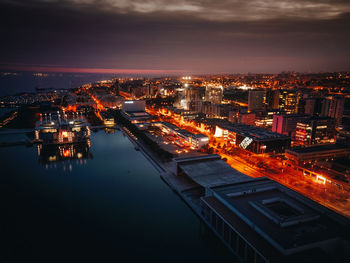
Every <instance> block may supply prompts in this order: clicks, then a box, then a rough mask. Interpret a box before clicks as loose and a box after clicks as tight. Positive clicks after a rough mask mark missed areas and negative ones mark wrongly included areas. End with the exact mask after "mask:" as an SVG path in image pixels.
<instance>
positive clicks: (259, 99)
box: [248, 90, 265, 111]
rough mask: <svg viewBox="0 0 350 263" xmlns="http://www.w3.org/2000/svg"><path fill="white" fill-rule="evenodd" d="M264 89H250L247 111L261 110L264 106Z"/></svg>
mask: <svg viewBox="0 0 350 263" xmlns="http://www.w3.org/2000/svg"><path fill="white" fill-rule="evenodd" d="M264 97H265V91H264V90H250V91H249V93H248V111H254V110H262V109H263V108H264Z"/></svg>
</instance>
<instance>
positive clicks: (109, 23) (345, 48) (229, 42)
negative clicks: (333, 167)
mask: <svg viewBox="0 0 350 263" xmlns="http://www.w3.org/2000/svg"><path fill="white" fill-rule="evenodd" d="M0 33H1V38H0V41H1V49H0V68H2V69H18V70H21V69H22V70H23V69H28V70H40V71H45V70H51V71H80V72H85V71H86V72H116V73H117V72H129V73H132V72H138V71H140V70H143V71H141V72H147V71H150V72H152V70H155V71H153V72H164V73H165V72H182V71H183V72H186V73H244V72H256V73H260V72H264V73H269V72H271V73H274V72H281V71H304V72H318V71H341V70H350V1H349V0H294V1H292V0H279V1H277V0H276V1H275V0H252V1H250V0H231V1H230V0H212V1H211V0H193V1H191V0H189V1H187V0H144V1H141V0H0Z"/></svg>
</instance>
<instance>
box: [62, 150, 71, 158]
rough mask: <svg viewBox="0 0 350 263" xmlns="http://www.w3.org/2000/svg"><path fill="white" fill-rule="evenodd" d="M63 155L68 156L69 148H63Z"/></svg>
mask: <svg viewBox="0 0 350 263" xmlns="http://www.w3.org/2000/svg"><path fill="white" fill-rule="evenodd" d="M63 156H64V157H69V156H70V150H69V149H65V150H64V151H63Z"/></svg>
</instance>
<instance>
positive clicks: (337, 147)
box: [286, 143, 350, 154]
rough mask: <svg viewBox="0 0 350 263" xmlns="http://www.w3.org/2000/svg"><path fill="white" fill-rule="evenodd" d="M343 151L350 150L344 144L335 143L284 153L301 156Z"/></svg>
mask: <svg viewBox="0 0 350 263" xmlns="http://www.w3.org/2000/svg"><path fill="white" fill-rule="evenodd" d="M345 149H348V150H350V148H349V147H348V146H346V145H344V144H340V143H336V144H324V145H316V146H310V147H294V148H292V149H289V150H286V151H289V152H295V153H298V154H303V153H314V152H328V151H334V150H337V151H344V150H345Z"/></svg>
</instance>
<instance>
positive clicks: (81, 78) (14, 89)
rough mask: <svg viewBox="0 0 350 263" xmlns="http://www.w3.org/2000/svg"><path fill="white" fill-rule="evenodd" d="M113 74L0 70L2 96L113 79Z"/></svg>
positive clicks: (0, 92) (65, 87) (67, 87)
mask: <svg viewBox="0 0 350 263" xmlns="http://www.w3.org/2000/svg"><path fill="white" fill-rule="evenodd" d="M113 76H114V75H111V74H72V73H49V75H47V76H35V75H34V72H17V75H4V74H3V73H1V72H0V96H5V95H13V94H16V93H20V92H36V88H42V89H70V88H76V87H79V86H80V85H83V84H86V83H89V82H95V81H98V80H104V79H111V78H112V77H113Z"/></svg>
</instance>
